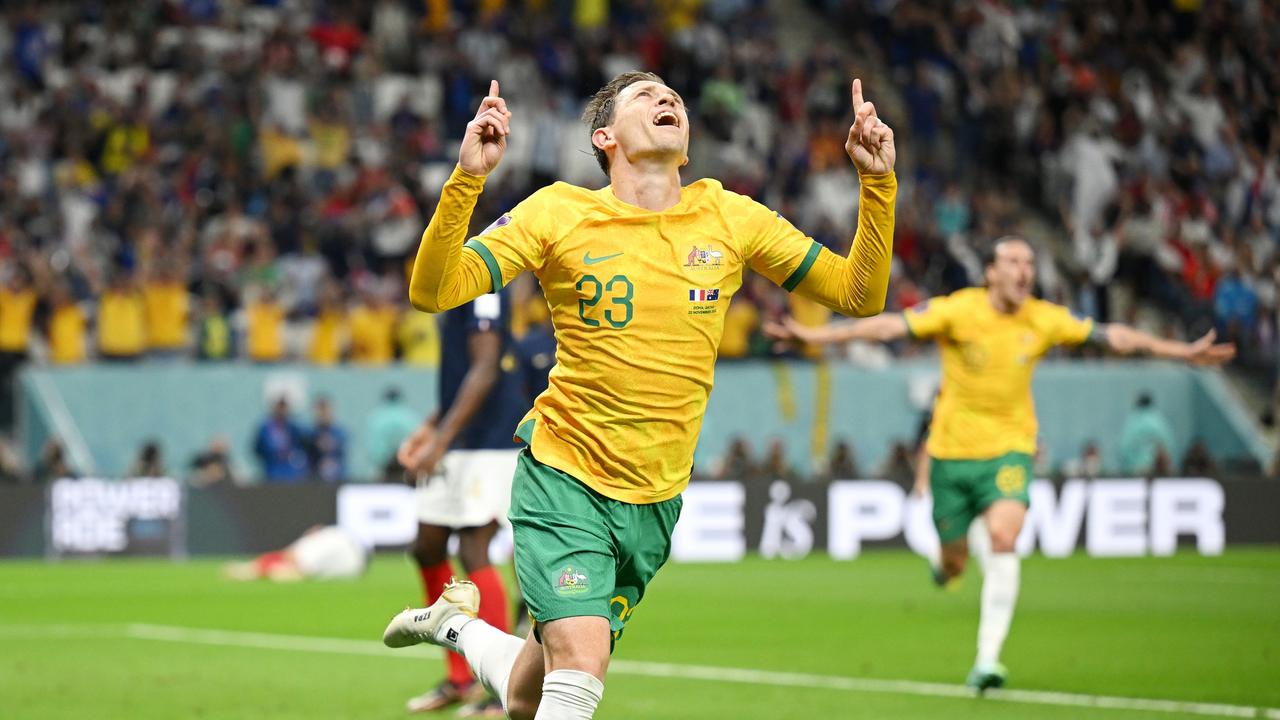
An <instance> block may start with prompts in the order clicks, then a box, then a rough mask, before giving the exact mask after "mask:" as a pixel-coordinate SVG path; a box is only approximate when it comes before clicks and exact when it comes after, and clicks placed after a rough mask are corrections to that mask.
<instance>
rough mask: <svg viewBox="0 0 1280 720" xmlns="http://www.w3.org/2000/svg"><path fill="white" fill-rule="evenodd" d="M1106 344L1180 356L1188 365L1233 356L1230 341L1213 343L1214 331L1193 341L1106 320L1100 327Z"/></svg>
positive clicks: (1219, 361)
mask: <svg viewBox="0 0 1280 720" xmlns="http://www.w3.org/2000/svg"><path fill="white" fill-rule="evenodd" d="M1101 330H1102V332H1101V335H1102V339H1103V340H1105V344H1106V346H1107V347H1109V348H1111V350H1112V351H1113V352H1116V353H1119V354H1121V355H1134V354H1139V353H1145V354H1148V355H1151V356H1152V357H1158V358H1165V359H1168V360H1180V361H1182V362H1185V363H1188V364H1190V365H1202V366H1203V365H1221V364H1223V363H1225V362H1227V361H1228V360H1230V359H1231V358H1233V357H1235V356H1236V346H1235V345H1234V344H1232V343H1215V342H1214V340H1215V339H1217V333H1216V332H1215V331H1213V330H1210V331H1209V332H1207V333H1205V334H1204V335H1203V336H1202V337H1201V338H1200V339H1199V340H1196V341H1195V342H1189V343H1187V342H1180V341H1178V340H1165V339H1164V338H1158V337H1156V336H1155V335H1151V334H1148V333H1145V332H1142V331H1141V330H1138V329H1136V328H1132V327H1129V326H1128V325H1121V324H1119V323H1108V324H1107V325H1103V326H1102V328H1101Z"/></svg>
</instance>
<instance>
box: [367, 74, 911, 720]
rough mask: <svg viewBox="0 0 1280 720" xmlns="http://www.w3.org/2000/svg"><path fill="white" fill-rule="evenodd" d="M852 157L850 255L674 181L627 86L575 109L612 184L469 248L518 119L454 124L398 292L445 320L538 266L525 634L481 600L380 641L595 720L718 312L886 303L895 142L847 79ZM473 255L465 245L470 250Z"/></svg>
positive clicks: (665, 148)
mask: <svg viewBox="0 0 1280 720" xmlns="http://www.w3.org/2000/svg"><path fill="white" fill-rule="evenodd" d="M852 95H853V110H854V115H855V117H854V122H853V125H852V127H851V128H850V130H849V134H848V138H847V141H846V144H845V149H846V151H847V152H848V154H849V156H850V158H851V159H852V160H853V162H854V165H855V166H856V167H857V169H858V173H859V175H860V178H861V184H862V189H861V199H860V204H859V213H858V230H857V235H856V237H855V238H854V242H853V249H852V250H851V251H850V254H849V257H848V258H841V257H838V256H836V255H835V254H833V253H832V252H830V251H829V250H826V249H824V248H823V247H822V246H821V245H820V244H818V243H816V242H814V241H813V240H812V239H810V238H807V237H805V236H804V234H803V233H801V232H799V231H797V230H796V229H795V228H794V227H793V226H792V225H791V224H790V223H788V222H787V221H786V220H784V219H783V218H782V217H781V216H779V215H777V214H776V213H774V212H773V211H772V210H769V209H768V208H766V207H765V206H763V205H760V204H759V203H757V202H755V201H753V200H751V199H750V198H747V197H743V196H741V195H738V194H735V193H732V192H729V191H726V190H725V189H724V188H723V187H722V186H721V185H720V184H719V183H718V182H716V181H714V180H700V181H698V182H695V183H692V184H690V185H688V186H685V187H682V186H681V183H680V168H681V167H682V166H683V165H684V164H685V163H686V162H688V146H689V117H688V115H687V114H686V112H685V107H684V102H683V101H682V100H681V98H680V96H679V95H678V94H676V92H675V91H673V90H672V89H671V88H669V87H667V86H666V85H665V84H663V82H662V80H661V79H660V78H659V77H657V76H656V75H653V74H650V73H624V74H622V75H619V76H618V77H616V78H614V79H613V80H611V81H610V82H609V83H608V84H607V85H605V87H603V88H602V89H601V90H600V91H599V92H598V93H596V95H595V96H594V97H593V98H592V100H591V101H590V103H589V104H588V106H587V110H586V113H585V115H584V117H585V119H586V120H587V122H588V123H589V124H590V125H591V143H592V145H593V147H594V148H595V152H596V158H597V160H598V161H599V163H600V166H601V169H603V170H604V171H605V172H606V174H608V176H609V181H610V182H609V185H608V186H607V187H605V188H604V189H601V190H595V191H592V190H587V189H584V188H580V187H574V186H572V185H567V184H564V183H556V184H554V185H552V186H550V187H547V188H543V189H542V190H539V191H538V192H536V193H534V194H533V195H531V196H530V197H529V198H528V199H526V200H525V201H524V202H522V203H520V204H519V205H517V206H516V207H515V209H513V210H512V211H511V212H510V213H507V214H505V215H503V216H502V217H500V218H499V219H498V220H497V221H496V222H494V223H493V224H492V225H491V226H490V227H489V228H488V229H487V230H485V231H484V232H483V233H481V234H480V235H479V236H478V237H475V238H472V239H471V240H469V241H468V240H467V239H466V237H467V229H468V226H469V224H470V221H471V212H472V209H473V208H474V207H475V203H476V198H477V197H478V196H479V194H480V191H481V189H482V188H483V187H484V176H485V175H486V174H488V173H489V172H490V171H492V170H493V169H494V167H496V166H497V164H498V161H499V160H500V159H501V158H502V154H503V152H504V150H505V149H506V142H507V136H508V133H509V130H510V125H509V123H510V119H511V113H510V112H509V111H508V110H507V105H506V102H505V101H503V99H502V98H501V97H500V96H499V95H498V86H497V83H496V82H495V83H493V85H492V86H491V89H490V93H489V96H488V97H486V98H485V99H484V101H483V103H481V106H480V110H479V112H478V113H477V115H476V117H475V119H474V120H473V121H472V122H471V124H470V125H469V126H468V128H467V132H466V135H465V136H464V138H463V142H462V148H461V150H460V152H459V159H458V167H457V169H456V170H454V173H453V175H452V176H451V177H450V178H449V181H448V182H447V183H446V184H445V186H444V189H443V190H442V191H441V195H440V203H439V205H438V206H437V207H436V211H435V214H434V216H433V217H432V219H431V224H430V225H429V226H428V227H427V231H426V233H425V234H424V236H423V239H422V244H421V246H420V247H419V249H418V256H417V259H416V261H415V263H414V267H413V277H412V281H411V283H410V299H411V300H412V301H413V304H414V306H415V307H418V308H419V309H423V310H427V311H430V312H437V311H440V310H444V309H447V308H450V307H454V306H456V305H459V304H461V303H464V302H467V301H468V300H470V299H472V298H475V297H477V296H479V295H481V294H483V293H486V292H495V291H498V290H500V289H501V288H502V287H503V286H504V285H506V284H507V283H509V282H511V280H512V279H513V278H514V277H515V276H517V275H519V274H520V273H522V272H524V271H526V270H530V271H532V272H534V273H535V274H536V275H537V277H538V280H539V281H540V282H541V284H542V288H543V290H544V293H545V295H546V298H547V303H548V305H549V307H550V309H551V316H552V322H553V325H554V327H555V333H556V340H557V342H558V348H557V351H556V365H555V368H554V369H553V370H552V371H551V375H550V384H549V387H548V389H547V390H546V391H545V392H543V393H542V394H541V395H539V396H538V399H537V401H536V402H535V403H534V407H533V410H531V411H530V412H529V414H528V415H527V416H526V417H525V419H524V421H523V422H522V423H521V424H520V426H519V428H518V429H516V435H517V436H518V437H519V438H521V439H522V440H523V441H524V442H525V443H526V447H525V448H524V450H523V451H521V454H520V459H519V462H518V464H517V468H516V473H515V479H514V482H513V486H512V493H511V509H510V512H509V515H508V517H509V519H510V520H511V525H512V529H513V531H514V535H515V555H516V572H517V576H518V578H519V580H520V587H521V592H522V593H523V595H524V598H525V600H526V601H527V602H528V605H529V609H530V612H531V614H532V615H533V619H534V621H535V625H534V629H533V632H532V633H531V634H530V636H529V637H528V638H527V639H526V640H520V639H519V638H516V637H513V636H511V635H508V634H506V633H503V632H501V631H499V630H497V629H495V628H493V627H491V626H490V625H488V624H487V623H485V622H484V621H482V620H478V619H475V616H476V608H477V606H478V605H479V603H480V597H479V593H478V592H476V589H475V587H474V586H473V585H470V584H466V583H458V584H456V585H454V586H452V587H451V588H449V589H447V590H445V592H444V594H443V595H442V596H441V598H440V600H438V601H437V602H436V603H434V604H433V605H432V606H431V607H429V608H424V609H417V610H414V609H410V610H406V611H404V612H403V613H401V614H399V615H397V616H396V617H395V618H394V619H393V620H392V621H391V623H390V624H389V625H388V626H387V630H386V633H385V634H384V637H383V639H384V641H385V642H386V643H387V644H388V645H390V646H393V647H401V646H405V645H411V644H414V643H419V642H429V643H434V644H437V645H443V646H445V647H448V648H450V649H456V650H458V651H460V652H461V653H462V655H463V656H464V657H465V658H466V659H467V662H468V663H469V664H470V665H471V668H472V670H473V671H475V673H476V676H477V677H479V678H480V679H481V680H482V681H483V682H484V683H485V685H486V686H487V687H489V688H491V689H492V690H493V691H494V693H495V694H496V695H497V696H498V697H499V698H500V699H502V700H503V701H504V705H505V707H506V710H507V713H508V714H509V715H510V716H511V717H512V718H537V720H572V719H575V718H590V717H591V716H592V715H593V714H594V713H595V709H596V706H597V705H598V704H599V703H600V699H601V697H602V696H603V693H604V676H605V669H606V668H607V667H608V664H609V655H610V652H611V650H612V647H613V643H614V641H615V640H617V639H618V638H619V637H620V636H621V635H622V631H623V627H624V626H625V624H626V622H627V620H629V619H630V618H631V616H632V613H633V612H634V611H635V609H636V606H637V604H638V603H639V602H640V600H641V598H642V597H643V596H644V591H645V587H646V586H647V585H648V583H649V581H650V580H651V579H652V578H653V576H654V574H655V573H656V572H657V571H658V568H660V567H661V566H662V564H663V563H664V562H666V559H667V556H668V554H669V553H670V550H671V532H672V529H673V528H674V526H675V522H676V518H677V517H678V516H679V513H680V503H681V499H680V493H681V492H682V491H683V490H684V488H685V487H686V486H687V485H688V482H689V474H690V471H691V469H692V466H693V448H694V443H695V442H696V440H697V437H698V430H699V428H700V426H701V423H702V417H703V414H704V413H705V411H706V404H707V396H708V393H709V392H710V390H711V379H712V374H713V371H714V365H715V359H716V352H717V349H718V347H719V343H720V338H721V335H722V334H723V330H724V317H725V309H726V308H727V307H728V305H729V301H730V299H731V298H732V297H733V294H734V293H735V292H737V290H738V289H739V287H740V286H741V283H742V276H743V272H744V270H745V268H747V267H750V268H752V269H754V270H755V271H756V272H759V273H761V274H762V275H764V276H765V277H768V278H769V279H770V280H772V281H774V282H775V283H777V284H779V285H782V286H783V287H784V288H786V289H787V290H791V291H795V292H798V293H801V294H803V295H805V296H807V297H809V298H812V299H814V300H816V301H818V302H821V303H823V304H824V305H826V306H828V307H831V308H833V309H835V310H837V311H840V312H843V313H845V314H848V315H858V316H865V315H874V314H875V313H878V312H880V310H881V309H882V308H883V307H884V296H885V290H886V288H887V285H888V279H889V264H890V257H891V254H892V242H893V209H894V199H895V195H896V191H897V181H896V179H895V177H894V175H893V163H894V145H893V132H892V131H891V130H890V129H889V128H888V127H887V126H885V125H884V124H883V123H881V122H880V121H879V119H878V118H877V117H876V112H875V107H874V106H873V105H872V104H871V103H868V102H864V101H863V98H862V86H861V83H860V81H858V80H854V81H853V86H852ZM464 241H465V245H464Z"/></svg>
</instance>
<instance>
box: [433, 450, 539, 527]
mask: <svg viewBox="0 0 1280 720" xmlns="http://www.w3.org/2000/svg"><path fill="white" fill-rule="evenodd" d="M519 456H520V451H519V450H451V451H449V452H447V453H445V456H444V462H443V463H441V465H442V471H441V472H437V473H435V474H434V475H429V476H428V475H424V476H422V477H419V478H418V491H417V493H416V495H417V502H418V522H421V523H425V524H427V525H437V526H439V527H447V528H455V529H457V528H469V527H480V526H482V525H488V524H489V523H490V522H492V521H494V520H497V521H498V522H500V523H502V524H504V525H505V524H506V522H507V508H508V507H510V505H511V478H512V476H514V475H515V473H516V458H518V457H519Z"/></svg>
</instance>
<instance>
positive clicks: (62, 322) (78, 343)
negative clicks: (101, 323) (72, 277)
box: [0, 281, 89, 365]
mask: <svg viewBox="0 0 1280 720" xmlns="http://www.w3.org/2000/svg"><path fill="white" fill-rule="evenodd" d="M49 301H50V308H49V330H48V334H49V361H50V362H52V363H53V364H55V365H71V364H75V363H81V362H84V360H85V353H86V352H87V351H88V348H87V338H88V330H89V318H88V316H87V315H86V314H85V311H84V308H83V307H82V306H81V305H80V303H78V302H76V301H75V298H74V297H72V295H71V288H70V286H69V285H68V283H67V282H66V281H58V282H55V283H54V284H53V289H52V290H51V292H50V299H49ZM0 312H2V311H0Z"/></svg>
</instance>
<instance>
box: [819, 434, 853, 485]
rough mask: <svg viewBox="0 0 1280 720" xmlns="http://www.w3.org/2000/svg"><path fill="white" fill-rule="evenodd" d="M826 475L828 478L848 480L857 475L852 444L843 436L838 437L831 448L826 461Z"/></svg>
mask: <svg viewBox="0 0 1280 720" xmlns="http://www.w3.org/2000/svg"><path fill="white" fill-rule="evenodd" d="M826 477H827V479H828V480H850V479H853V478H857V477H860V476H859V475H858V460H857V454H856V453H855V452H854V449H853V445H852V444H851V443H850V442H849V441H848V440H847V439H845V438H840V439H839V440H837V441H836V444H835V445H834V446H833V447H832V448H831V459H830V460H828V461H827V472H826Z"/></svg>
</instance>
